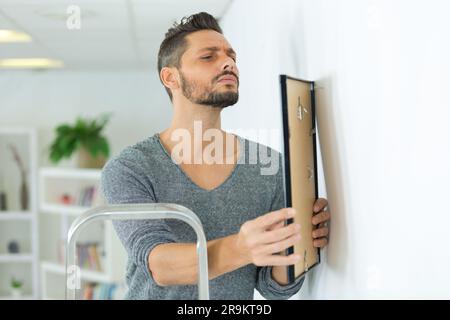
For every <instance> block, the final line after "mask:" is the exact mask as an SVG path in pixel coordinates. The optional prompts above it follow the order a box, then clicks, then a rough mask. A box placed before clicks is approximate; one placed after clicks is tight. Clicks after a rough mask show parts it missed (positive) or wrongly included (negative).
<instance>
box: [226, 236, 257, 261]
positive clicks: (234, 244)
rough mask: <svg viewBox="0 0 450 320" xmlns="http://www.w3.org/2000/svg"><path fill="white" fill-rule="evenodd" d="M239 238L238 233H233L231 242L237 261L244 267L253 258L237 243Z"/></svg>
mask: <svg viewBox="0 0 450 320" xmlns="http://www.w3.org/2000/svg"><path fill="white" fill-rule="evenodd" d="M237 240H238V234H233V235H231V236H230V242H231V246H230V247H231V250H232V252H233V255H234V256H235V259H236V260H235V261H237V263H238V264H239V265H240V267H244V266H246V265H248V264H250V263H252V261H251V259H250V258H249V257H248V255H247V254H246V253H245V252H243V251H242V249H241V248H240V247H239V246H238V243H237Z"/></svg>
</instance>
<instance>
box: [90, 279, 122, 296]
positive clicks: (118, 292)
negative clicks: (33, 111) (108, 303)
mask: <svg viewBox="0 0 450 320" xmlns="http://www.w3.org/2000/svg"><path fill="white" fill-rule="evenodd" d="M125 290H126V286H125V285H124V284H120V283H95V282H88V283H86V284H85V286H84V288H83V292H82V297H83V300H119V299H123V297H124V294H125Z"/></svg>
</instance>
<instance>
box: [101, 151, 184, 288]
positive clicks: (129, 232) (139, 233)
mask: <svg viewBox="0 0 450 320" xmlns="http://www.w3.org/2000/svg"><path fill="white" fill-rule="evenodd" d="M140 170H141V169H140V167H139V166H138V165H137V164H136V163H135V162H133V161H130V160H126V159H119V158H115V159H112V160H111V161H109V162H108V163H107V164H106V165H105V167H104V168H103V170H102V175H101V189H102V193H103V196H104V198H105V201H106V203H107V204H111V205H112V204H131V203H154V202H155V197H154V193H153V189H152V186H151V185H149V182H148V181H146V180H145V174H144V173H143V172H140ZM113 225H114V228H115V230H116V233H117V235H118V237H119V239H120V240H121V242H122V244H123V246H124V247H125V249H126V251H127V253H128V260H129V262H132V263H133V264H135V266H136V267H137V268H143V271H144V273H145V274H146V275H147V276H148V278H149V279H150V280H151V281H152V282H153V283H155V284H156V282H155V281H154V279H153V276H152V274H151V272H150V268H149V265H148V256H149V254H150V251H151V250H152V249H153V248H154V247H156V246H157V245H159V244H163V243H173V242H177V239H176V237H175V235H174V233H173V232H172V231H171V229H170V227H169V225H168V224H167V222H166V221H165V220H164V219H150V220H115V221H113Z"/></svg>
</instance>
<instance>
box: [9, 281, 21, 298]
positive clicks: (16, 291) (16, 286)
mask: <svg viewBox="0 0 450 320" xmlns="http://www.w3.org/2000/svg"><path fill="white" fill-rule="evenodd" d="M22 286H23V281H21V280H17V279H16V278H15V277H12V279H11V295H12V297H13V298H15V299H17V298H20V297H21V296H22Z"/></svg>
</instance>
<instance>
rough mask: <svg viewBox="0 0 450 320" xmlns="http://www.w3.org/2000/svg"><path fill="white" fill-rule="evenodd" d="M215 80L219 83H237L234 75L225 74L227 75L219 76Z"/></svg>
mask: <svg viewBox="0 0 450 320" xmlns="http://www.w3.org/2000/svg"><path fill="white" fill-rule="evenodd" d="M217 82H221V83H237V78H236V77H235V76H229V75H227V76H223V77H220V78H219V80H218V81H217Z"/></svg>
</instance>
